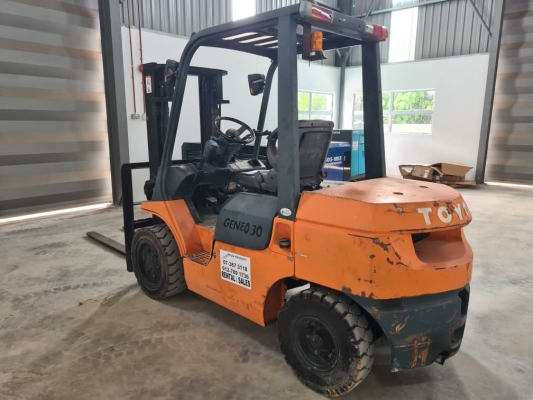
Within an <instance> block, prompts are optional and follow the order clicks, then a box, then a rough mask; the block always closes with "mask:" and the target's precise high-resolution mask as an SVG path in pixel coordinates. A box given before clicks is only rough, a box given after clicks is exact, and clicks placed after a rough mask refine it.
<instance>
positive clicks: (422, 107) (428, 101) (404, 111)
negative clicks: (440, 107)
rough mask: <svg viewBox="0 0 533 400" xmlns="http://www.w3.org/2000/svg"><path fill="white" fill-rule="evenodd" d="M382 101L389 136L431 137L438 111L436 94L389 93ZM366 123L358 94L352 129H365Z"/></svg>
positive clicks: (419, 91)
mask: <svg viewBox="0 0 533 400" xmlns="http://www.w3.org/2000/svg"><path fill="white" fill-rule="evenodd" d="M381 98H382V105H383V131H384V132H385V133H418V134H430V133H431V129H432V125H433V111H434V109H435V91H434V90H413V91H401V92H386V93H383V94H382V97H381ZM363 121H364V117H363V95H362V94H355V95H354V103H353V115H352V129H363Z"/></svg>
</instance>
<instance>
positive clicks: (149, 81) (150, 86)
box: [146, 76, 152, 93]
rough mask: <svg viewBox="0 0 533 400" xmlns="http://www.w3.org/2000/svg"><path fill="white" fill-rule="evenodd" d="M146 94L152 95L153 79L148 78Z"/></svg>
mask: <svg viewBox="0 0 533 400" xmlns="http://www.w3.org/2000/svg"><path fill="white" fill-rule="evenodd" d="M146 93H152V77H151V76H147V77H146Z"/></svg>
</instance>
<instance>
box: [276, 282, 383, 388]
mask: <svg viewBox="0 0 533 400" xmlns="http://www.w3.org/2000/svg"><path fill="white" fill-rule="evenodd" d="M302 300H311V301H315V302H317V303H319V304H323V305H326V306H327V307H328V308H329V309H330V310H332V311H333V312H334V313H335V314H336V315H337V316H338V318H339V319H341V320H342V321H343V323H344V326H345V327H346V330H347V331H348V333H349V337H350V344H351V345H352V346H353V347H354V348H355V349H357V353H358V354H359V356H358V357H355V358H354V359H353V361H352V367H353V368H352V370H353V375H352V376H351V377H350V378H351V379H350V381H349V382H348V383H347V384H345V385H343V386H342V387H339V388H336V389H325V390H321V389H320V388H317V387H316V386H314V385H310V384H309V382H307V381H306V379H303V376H302V373H301V371H298V370H297V369H295V368H294V366H292V365H291V363H290V362H289V359H288V357H287V352H286V349H285V348H284V346H283V343H282V341H281V332H280V327H279V324H278V338H279V341H280V347H281V352H282V353H283V355H284V356H285V361H286V362H287V364H289V365H291V367H292V369H293V371H294V373H295V374H296V376H297V377H298V379H300V380H301V381H302V382H303V383H304V384H305V385H306V386H308V387H309V388H311V389H312V390H314V391H316V392H318V393H320V394H322V395H325V396H329V397H338V396H341V395H343V394H346V393H348V392H350V391H352V390H353V389H354V388H355V387H357V386H358V385H359V384H360V383H361V382H362V381H363V380H364V379H365V378H366V377H367V375H368V374H369V373H370V370H371V369H372V365H373V364H374V344H373V335H372V329H371V328H370V326H369V323H368V320H367V318H366V316H365V315H364V314H363V312H362V310H361V308H360V307H359V306H358V305H357V304H356V303H355V302H353V301H352V300H351V299H349V298H348V297H347V296H345V295H343V294H342V293H339V292H337V291H335V290H329V289H326V288H323V287H319V286H311V287H310V288H309V289H305V290H303V291H301V292H299V293H297V294H295V295H294V296H292V297H291V298H290V299H289V300H288V301H287V302H286V303H285V304H284V306H283V307H282V309H281V311H280V314H279V319H278V320H281V319H283V314H284V313H285V312H286V311H287V310H288V308H289V307H290V306H291V304H292V303H294V302H298V301H302Z"/></svg>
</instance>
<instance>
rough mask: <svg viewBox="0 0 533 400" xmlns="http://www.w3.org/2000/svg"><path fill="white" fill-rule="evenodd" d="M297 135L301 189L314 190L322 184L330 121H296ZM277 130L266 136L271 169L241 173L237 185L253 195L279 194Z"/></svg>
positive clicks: (331, 135)
mask: <svg viewBox="0 0 533 400" xmlns="http://www.w3.org/2000/svg"><path fill="white" fill-rule="evenodd" d="M298 131H299V134H300V190H304V189H309V188H315V187H317V186H318V185H320V183H322V181H323V179H324V177H323V169H324V162H325V161H326V156H327V154H328V150H329V145H330V143H331V139H332V137H333V122H332V121H323V120H300V121H298ZM277 141H278V130H277V129H276V130H275V131H274V132H272V134H271V135H270V136H269V137H268V145H267V157H268V162H269V163H270V165H271V166H272V169H270V170H268V171H267V170H257V171H247V172H241V173H240V174H238V175H237V177H236V180H237V184H239V185H240V186H242V187H244V188H246V189H248V190H251V191H256V192H261V191H266V192H270V193H277V192H278V171H277V168H278V149H277V146H276V143H277Z"/></svg>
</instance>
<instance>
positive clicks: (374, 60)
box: [361, 42, 386, 179]
mask: <svg viewBox="0 0 533 400" xmlns="http://www.w3.org/2000/svg"><path fill="white" fill-rule="evenodd" d="M361 46H362V53H363V65H362V71H363V113H364V120H365V121H364V128H365V170H366V172H365V177H366V179H374V178H381V177H384V176H386V169H385V138H384V135H383V109H382V102H381V64H380V59H379V43H378V42H363V43H362V44H361Z"/></svg>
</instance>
